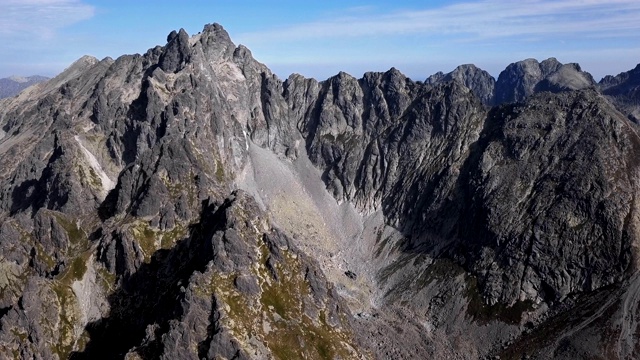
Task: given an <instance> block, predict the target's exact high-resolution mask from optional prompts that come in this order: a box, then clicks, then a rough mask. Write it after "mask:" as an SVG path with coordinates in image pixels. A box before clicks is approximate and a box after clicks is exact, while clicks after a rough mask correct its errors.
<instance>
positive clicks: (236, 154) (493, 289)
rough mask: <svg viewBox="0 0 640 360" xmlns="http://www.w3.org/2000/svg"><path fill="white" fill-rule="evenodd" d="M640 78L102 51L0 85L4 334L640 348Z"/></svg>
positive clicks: (544, 351) (211, 350) (218, 39)
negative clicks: (637, 115)
mask: <svg viewBox="0 0 640 360" xmlns="http://www.w3.org/2000/svg"><path fill="white" fill-rule="evenodd" d="M632 84H633V75H632V74H631V73H630V74H627V75H626V76H625V75H624V74H621V75H619V76H618V77H616V78H606V80H603V82H601V84H600V86H599V89H601V91H604V92H605V93H606V92H607V91H608V92H610V94H609V93H607V94H608V95H607V96H603V95H601V94H600V93H598V92H597V90H596V89H595V87H594V81H593V79H592V78H591V76H590V75H589V74H588V73H585V72H582V71H581V70H580V68H579V66H578V65H576V64H567V65H562V64H560V63H558V62H557V61H556V60H555V59H548V60H545V61H543V62H542V63H538V62H537V61H535V60H525V61H523V62H519V63H515V64H511V65H509V67H508V68H507V69H506V70H505V71H504V72H503V73H502V74H501V75H500V77H499V78H498V80H497V81H494V79H493V78H491V76H489V75H488V74H487V73H486V72H484V71H482V70H480V69H478V68H476V67H475V66H473V65H463V66H460V67H458V68H457V69H456V70H454V71H453V72H452V73H449V74H447V75H445V74H436V75H434V76H432V77H431V78H430V79H429V80H428V81H427V82H426V83H424V84H423V83H420V82H414V81H412V80H411V79H409V78H407V77H406V76H404V75H403V74H402V73H400V72H399V71H398V70H396V69H391V70H389V71H387V72H385V73H366V74H364V76H363V77H362V78H361V79H356V78H354V77H352V76H351V75H348V74H346V73H340V74H338V75H336V76H334V77H332V78H330V79H328V80H326V81H322V82H318V81H316V80H314V79H306V78H304V77H302V76H300V75H292V76H290V77H289V78H288V79H287V80H285V81H281V80H280V79H278V78H277V77H276V76H275V75H273V74H272V73H271V72H270V70H269V69H268V68H267V67H266V66H264V65H262V64H260V63H259V62H257V61H256V60H254V59H253V57H252V56H251V53H250V51H249V50H248V49H246V48H245V47H243V46H236V45H234V44H233V43H232V42H231V40H230V38H229V35H228V34H227V33H226V32H225V31H224V29H223V28H222V27H221V26H220V25H217V24H214V25H207V26H206V27H205V28H204V30H203V31H202V33H199V34H197V35H194V36H191V37H190V36H189V35H188V34H187V33H186V32H185V31H184V30H180V31H177V32H176V31H174V32H172V33H171V34H169V36H168V38H167V44H166V45H165V46H163V47H160V46H158V47H155V48H153V49H150V50H148V51H147V52H146V53H145V54H144V55H128V56H123V57H120V58H118V59H116V60H113V59H110V58H106V59H103V60H101V61H99V60H97V59H95V58H91V57H84V58H82V59H80V60H78V61H77V62H76V63H74V64H73V65H72V66H71V67H69V68H68V69H67V70H65V71H64V72H63V73H62V74H60V75H59V76H57V77H56V78H54V79H51V80H50V81H48V82H47V83H44V84H41V85H39V86H37V87H32V88H30V89H28V90H27V91H25V92H23V93H21V94H20V95H19V96H17V97H14V98H11V99H5V100H3V101H2V102H0V126H1V128H2V132H1V133H0V270H1V271H0V289H1V290H0V353H2V355H3V356H4V357H8V358H68V357H71V358H91V359H93V358H101V357H102V358H128V359H134V358H143V359H151V358H170V359H177V358H188V359H191V358H193V359H201V358H209V359H215V358H227V359H232V358H234V359H249V358H255V359H264V358H276V359H291V358H318V359H327V358H340V359H351V358H381V359H382V358H384V359H393V358H397V359H402V358H425V357H431V358H434V357H435V358H442V357H453V358H478V357H484V356H493V355H501V356H508V357H513V358H519V357H521V356H523V355H533V356H534V357H535V356H537V357H541V358H548V357H554V356H557V357H580V356H583V355H585V354H588V355H593V356H596V357H597V356H600V357H614V358H616V357H617V358H627V357H637V356H638V355H639V354H638V352H637V350H636V348H637V344H638V340H637V339H636V338H635V335H634V334H636V332H637V331H638V324H637V319H638V315H637V313H638V312H637V306H636V304H637V301H636V297H637V282H638V281H637V275H636V274H637V273H636V271H637V266H636V263H637V246H638V240H639V236H640V233H639V232H638V201H637V200H636V194H637V193H638V190H639V189H638V188H639V184H638V181H639V179H640V178H639V174H638V164H639V163H638V161H637V160H636V158H637V153H638V151H640V149H639V147H640V139H639V138H638V135H637V128H636V127H635V125H634V124H633V123H632V122H630V121H629V120H628V119H627V118H626V117H625V116H624V115H623V114H621V113H620V112H618V109H616V108H615V107H614V104H615V105H618V106H620V105H619V104H622V102H619V101H618V102H616V101H617V100H615V101H614V102H613V104H612V102H610V99H612V98H613V99H623V98H624V99H625V100H624V101H625V102H624V104H628V103H629V102H630V101H632V100H628V99H634V98H636V97H637V94H636V93H634V91H635V90H634V89H636V88H635V87H634V85H632ZM614 94H622V95H615V96H614ZM616 96H618V97H616ZM620 101H622V100H620ZM495 104H502V105H500V106H494V105H495ZM492 106H493V107H492ZM622 109H623V110H625V109H628V108H626V107H624V108H622ZM625 111H626V110H625ZM263 162H264V163H263ZM285 180H286V181H287V182H289V183H287V184H282V183H281V182H282V181H285ZM318 184H320V186H318ZM238 188H242V189H244V190H246V191H244V190H238ZM329 194H330V195H329ZM325 195H326V196H325ZM327 199H330V200H329V201H328V200H327ZM603 332H604V333H605V334H606V336H604V335H602V336H601V334H603Z"/></svg>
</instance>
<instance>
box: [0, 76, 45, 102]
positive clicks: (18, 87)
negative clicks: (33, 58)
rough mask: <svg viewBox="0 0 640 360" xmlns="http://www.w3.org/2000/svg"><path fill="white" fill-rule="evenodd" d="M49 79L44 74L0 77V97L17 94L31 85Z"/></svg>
mask: <svg viewBox="0 0 640 360" xmlns="http://www.w3.org/2000/svg"><path fill="white" fill-rule="evenodd" d="M47 80H49V78H48V77H46V76H40V75H34V76H27V77H20V76H11V77H8V78H2V79H0V99H3V98H7V97H11V96H14V95H17V94H18V93H19V92H20V91H22V90H24V89H26V88H28V87H29V86H31V85H35V84H37V83H41V82H43V81H47Z"/></svg>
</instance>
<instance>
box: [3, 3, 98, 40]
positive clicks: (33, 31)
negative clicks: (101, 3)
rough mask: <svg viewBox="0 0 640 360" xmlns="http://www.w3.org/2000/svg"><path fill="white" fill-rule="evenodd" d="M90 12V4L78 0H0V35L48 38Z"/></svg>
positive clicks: (6, 36) (90, 13)
mask: <svg viewBox="0 0 640 360" xmlns="http://www.w3.org/2000/svg"><path fill="white" fill-rule="evenodd" d="M94 13H95V9H94V7H93V6H91V5H87V4H84V3H83V2H82V1H80V0H0V37H2V38H9V37H19V38H30V37H31V38H33V37H35V38H37V39H48V38H52V37H53V36H54V35H55V34H56V32H57V31H58V30H60V29H62V28H64V27H66V26H69V25H72V24H74V23H77V22H79V21H82V20H86V19H89V18H91V17H93V15H94Z"/></svg>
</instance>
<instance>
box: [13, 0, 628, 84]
mask: <svg viewBox="0 0 640 360" xmlns="http://www.w3.org/2000/svg"><path fill="white" fill-rule="evenodd" d="M638 18H640V2H636V1H632V0H617V1H599V0H592V1H587V2H585V1H580V0H560V1H546V0H545V1H539V0H530V1H522V2H516V3H513V2H508V1H502V0H485V1H450V2H445V1H426V2H425V1H406V2H403V4H402V5H397V3H395V2H390V1H325V2H322V3H318V4H315V3H312V4H303V5H301V4H300V3H298V2H293V1H289V0H285V1H280V2H278V3H276V4H264V3H262V2H259V1H216V2H215V3H209V2H207V1H189V2H186V3H182V4H180V5H176V4H175V3H173V2H167V1H154V2H151V1H138V2H136V3H134V4H131V3H129V2H124V1H121V0H115V1H106V0H100V1H98V0H95V1H92V0H23V1H17V0H0V38H1V40H2V43H3V46H2V47H0V49H2V50H1V51H0V78H6V77H9V76H12V75H13V76H31V75H42V76H49V77H52V76H55V75H56V74H58V73H60V72H61V71H62V70H63V69H64V68H66V67H68V66H69V65H70V64H71V63H73V61H75V60H77V59H78V58H80V57H82V56H83V55H91V56H95V57H96V58H98V59H102V58H104V57H107V56H109V57H112V58H117V57H119V56H121V55H124V54H133V53H144V52H145V51H146V50H147V49H149V48H152V47H154V46H156V45H164V44H165V42H166V41H165V40H166V36H167V34H169V32H171V31H172V30H177V29H180V28H184V29H185V30H186V31H187V32H188V33H189V34H190V35H193V34H196V33H197V32H199V31H201V30H202V28H203V26H204V25H205V24H207V23H213V22H217V23H220V24H221V25H222V26H223V27H224V28H225V29H226V30H227V31H228V32H229V34H230V36H231V38H232V40H233V41H234V43H236V45H238V44H243V45H245V46H247V47H248V48H249V49H250V50H251V51H252V53H253V55H254V57H255V58H256V59H257V60H258V61H260V62H263V63H264V64H266V65H267V66H268V67H269V68H270V69H271V70H272V71H274V72H275V73H276V74H277V75H278V76H279V77H280V78H286V77H288V76H289V75H290V74H291V73H300V74H302V75H304V76H307V77H314V78H317V79H319V80H323V79H326V78H328V77H330V76H333V75H335V74H337V73H338V72H339V71H345V72H347V73H349V74H351V75H353V76H355V77H360V76H362V74H364V73H365V72H367V71H386V70H388V69H390V68H391V67H395V68H397V69H398V70H400V71H401V72H403V73H404V74H405V75H407V76H409V77H410V78H412V79H414V80H424V79H426V78H427V77H428V76H429V75H432V74H434V73H436V72H438V71H442V72H444V73H447V72H449V71H452V70H453V69H454V68H455V67H456V66H458V65H462V64H469V63H471V64H474V65H476V66H478V67H479V68H482V69H483V70H486V71H488V72H489V73H490V74H491V75H492V76H494V77H495V78H497V76H498V74H499V73H500V71H502V70H503V69H504V68H505V67H506V66H507V65H509V64H510V63H512V62H516V61H520V60H524V59H527V58H535V59H537V60H538V61H542V60H545V59H547V58H549V57H555V58H557V59H558V61H560V62H562V63H570V62H577V63H579V64H580V65H581V67H582V69H583V70H585V71H588V72H589V73H591V74H592V75H593V76H594V78H595V79H596V81H598V80H600V79H601V78H602V77H603V76H605V75H617V74H618V73H620V72H623V71H628V70H630V69H633V68H634V67H635V66H636V65H637V64H638V63H640V32H638V30H640V22H638V21H637V19H638Z"/></svg>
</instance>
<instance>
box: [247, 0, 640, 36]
mask: <svg viewBox="0 0 640 360" xmlns="http://www.w3.org/2000/svg"><path fill="white" fill-rule="evenodd" d="M639 19H640V1H637V0H606V1H603V0H525V1H511V0H508V1H507V0H482V1H475V2H465V3H458V4H455V5H449V6H444V7H440V8H435V9H429V10H414V11H399V12H394V13H389V14H382V15H381V14H378V15H373V14H371V13H368V12H364V13H363V14H362V15H358V14H354V13H353V12H349V15H348V16H343V17H339V18H334V19H324V20H318V21H315V22H311V23H305V24H298V25H293V26H288V27H283V28H279V29H272V30H266V31H259V32H251V33H245V34H239V36H237V39H238V40H240V42H246V43H258V42H262V43H264V42H295V41H304V40H309V39H323V38H345V37H368V36H387V35H390V36H392V35H406V34H421V35H451V36H457V37H458V38H464V39H468V40H474V39H487V38H505V37H510V36H518V37H522V36H538V35H548V34H562V35H574V36H575V35H580V36H598V37H619V36H620V34H621V33H629V32H631V31H638V30H640V21H638V20H639Z"/></svg>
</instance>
